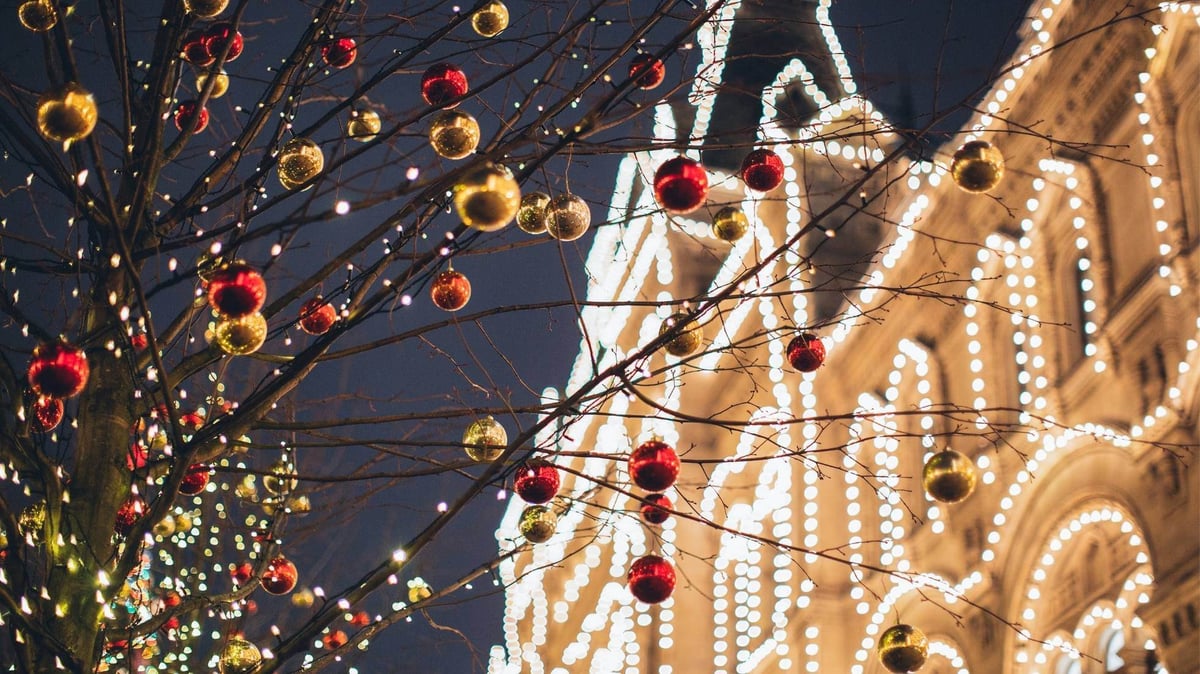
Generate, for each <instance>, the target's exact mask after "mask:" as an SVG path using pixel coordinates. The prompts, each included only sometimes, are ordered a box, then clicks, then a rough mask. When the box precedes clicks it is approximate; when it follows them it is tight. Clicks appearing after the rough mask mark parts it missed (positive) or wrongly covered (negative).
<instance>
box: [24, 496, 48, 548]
mask: <svg viewBox="0 0 1200 674" xmlns="http://www.w3.org/2000/svg"><path fill="white" fill-rule="evenodd" d="M44 526H46V504H45V503H42V502H41V501H38V502H37V503H30V504H29V505H27V506H25V507H24V508H22V509H21V514H20V515H18V516H17V527H19V528H20V529H21V534H22V535H23V536H28V537H30V538H32V539H33V540H35V541H36V540H39V539H41V537H42V527H44Z"/></svg>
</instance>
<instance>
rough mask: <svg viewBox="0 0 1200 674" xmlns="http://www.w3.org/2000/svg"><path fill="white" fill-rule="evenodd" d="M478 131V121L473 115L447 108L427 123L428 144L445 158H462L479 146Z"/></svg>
mask: <svg viewBox="0 0 1200 674" xmlns="http://www.w3.org/2000/svg"><path fill="white" fill-rule="evenodd" d="M479 133H480V132H479V122H477V121H475V118H474V117H472V116H471V115H468V114H467V113H465V112H462V111H459V110H447V111H445V112H443V113H441V114H440V115H438V116H437V117H434V118H433V122H431V123H430V124H429V145H430V146H431V147H433V151H434V152H436V153H438V154H439V155H441V156H442V157H445V158H446V159H462V158H463V157H469V156H470V155H471V153H473V152H475V148H477V147H479Z"/></svg>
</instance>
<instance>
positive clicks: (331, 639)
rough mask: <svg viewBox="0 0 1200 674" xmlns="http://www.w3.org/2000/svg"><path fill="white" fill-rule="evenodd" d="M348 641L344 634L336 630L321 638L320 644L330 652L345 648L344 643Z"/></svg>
mask: <svg viewBox="0 0 1200 674" xmlns="http://www.w3.org/2000/svg"><path fill="white" fill-rule="evenodd" d="M349 640H350V638H349V637H347V636H346V633H345V632H343V631H341V630H337V631H335V632H330V633H329V634H326V635H325V636H323V637H321V644H322V645H324V646H325V648H328V649H329V650H331V651H332V650H334V649H338V648H341V647H342V646H345V645H346V642H347V641H349Z"/></svg>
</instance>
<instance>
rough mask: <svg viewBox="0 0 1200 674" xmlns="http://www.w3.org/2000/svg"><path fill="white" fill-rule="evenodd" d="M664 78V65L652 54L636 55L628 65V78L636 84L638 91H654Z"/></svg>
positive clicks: (665, 74)
mask: <svg viewBox="0 0 1200 674" xmlns="http://www.w3.org/2000/svg"><path fill="white" fill-rule="evenodd" d="M666 77H667V66H666V64H664V63H663V62H662V59H659V58H657V57H655V56H654V55H653V54H638V55H637V56H635V57H633V61H632V62H630V64H629V78H630V79H632V80H634V81H635V82H637V86H638V89H644V90H646V91H649V90H651V89H654V88H656V87H657V86H658V85H660V84H662V83H663V80H664V79H666Z"/></svg>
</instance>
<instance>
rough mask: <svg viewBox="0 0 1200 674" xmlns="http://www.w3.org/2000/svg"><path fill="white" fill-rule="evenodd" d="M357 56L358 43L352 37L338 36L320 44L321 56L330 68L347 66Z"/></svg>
mask: <svg viewBox="0 0 1200 674" xmlns="http://www.w3.org/2000/svg"><path fill="white" fill-rule="evenodd" d="M357 57H358V43H357V42H355V41H354V38H352V37H339V38H334V39H332V40H330V41H329V42H326V43H325V44H323V45H321V58H323V59H325V63H327V64H329V67H331V68H338V69H339V70H340V69H342V68H349V67H350V66H351V65H352V64H353V63H354V59H355V58H357Z"/></svg>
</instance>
